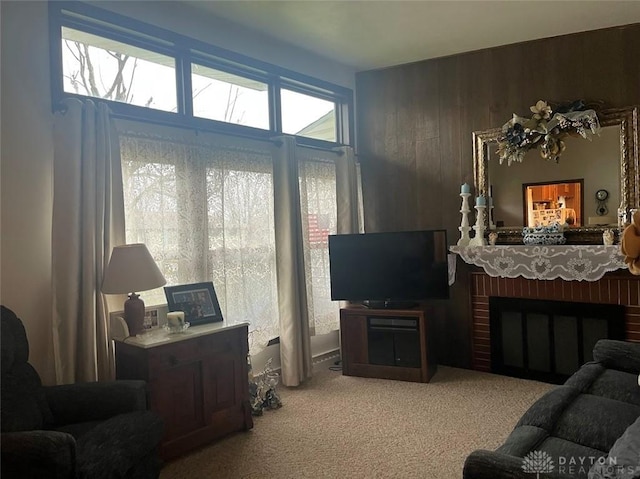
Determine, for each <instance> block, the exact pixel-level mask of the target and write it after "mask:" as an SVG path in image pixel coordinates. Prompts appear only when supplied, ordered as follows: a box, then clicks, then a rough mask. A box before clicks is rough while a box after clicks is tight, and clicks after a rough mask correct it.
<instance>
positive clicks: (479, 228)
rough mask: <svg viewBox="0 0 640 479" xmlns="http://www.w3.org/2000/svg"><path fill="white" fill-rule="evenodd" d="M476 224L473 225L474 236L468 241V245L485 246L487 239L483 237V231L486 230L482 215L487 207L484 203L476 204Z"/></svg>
mask: <svg viewBox="0 0 640 479" xmlns="http://www.w3.org/2000/svg"><path fill="white" fill-rule="evenodd" d="M475 209H476V212H477V213H476V224H475V225H474V227H473V231H475V232H476V234H475V236H474V237H473V239H471V241H469V246H486V245H487V240H485V239H484V232H485V230H486V227H485V222H484V215H485V210H486V209H487V207H486V206H484V205H476V206H475Z"/></svg>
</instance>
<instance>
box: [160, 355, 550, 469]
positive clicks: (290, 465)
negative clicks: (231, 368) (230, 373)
mask: <svg viewBox="0 0 640 479" xmlns="http://www.w3.org/2000/svg"><path fill="white" fill-rule="evenodd" d="M552 387H553V386H551V385H549V384H544V383H539V382H535V381H526V380H522V379H514V378H509V377H505V376H497V375H492V374H487V373H481V372H477V371H469V370H464V369H455V368H449V367H443V366H440V367H439V368H438V372H437V373H436V375H435V376H434V377H433V379H432V381H431V382H430V383H428V384H421V383H409V382H402V381H389V380H384V379H365V378H357V377H349V376H343V375H342V373H341V372H334V371H329V370H324V371H321V372H318V373H316V374H315V375H314V377H313V379H312V380H311V381H309V382H308V383H306V384H305V385H304V386H303V387H300V388H291V389H288V388H284V387H280V388H279V392H280V395H281V397H282V400H283V403H284V407H283V408H282V409H278V410H275V411H265V413H264V415H263V416H261V417H256V418H254V428H253V430H251V431H250V432H248V433H238V434H234V435H232V436H230V437H228V438H226V439H223V440H221V441H219V442H217V443H214V444H212V445H210V446H207V447H204V448H202V449H199V450H198V451H195V452H193V453H191V454H190V455H188V456H184V457H182V458H180V459H178V460H176V461H173V462H171V463H168V464H167V465H166V466H165V467H164V469H163V471H162V474H161V479H174V478H175V479H199V478H202V479H205V478H206V479H213V478H255V479H274V478H275V479H281V478H283V479H284V478H286V479H289V478H291V479H300V478H349V479H355V478H402V479H409V478H425V479H453V478H460V477H461V476H462V465H463V463H464V459H465V457H466V456H467V455H468V454H469V453H470V452H471V451H473V450H474V449H479V448H482V449H495V448H496V447H497V446H498V445H500V444H501V443H502V441H503V440H504V439H505V438H506V436H507V435H508V434H509V432H510V431H511V430H512V428H513V426H514V425H515V423H516V422H517V420H518V419H519V418H520V416H521V415H522V414H523V413H524V412H525V411H526V409H527V408H528V407H529V406H530V405H531V404H532V403H533V402H534V401H535V400H536V399H537V398H539V397H540V396H541V395H542V394H544V393H545V392H547V391H548V390H550V389H551V388H552Z"/></svg>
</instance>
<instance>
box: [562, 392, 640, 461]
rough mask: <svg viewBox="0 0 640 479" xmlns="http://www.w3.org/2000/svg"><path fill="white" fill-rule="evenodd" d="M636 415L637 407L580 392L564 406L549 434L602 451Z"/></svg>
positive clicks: (621, 432) (637, 414) (638, 414)
mask: <svg viewBox="0 0 640 479" xmlns="http://www.w3.org/2000/svg"><path fill="white" fill-rule="evenodd" d="M638 416H640V407H639V406H635V405H633V404H628V403H625V402H622V401H616V400H614V399H609V398H605V397H601V396H594V395H591V394H581V395H579V396H577V397H576V398H575V399H574V400H573V401H572V402H571V404H569V405H567V407H566V408H565V409H564V411H563V413H562V415H561V416H560V418H559V419H558V421H557V422H556V424H555V428H554V430H553V434H552V435H553V436H556V437H559V438H562V439H566V440H568V441H571V442H575V443H577V444H581V445H583V446H586V447H590V448H593V449H598V450H600V451H605V452H606V451H609V449H610V448H611V446H613V443H614V442H615V441H616V439H618V438H619V437H620V436H621V435H622V434H623V433H624V431H625V430H626V429H627V428H628V427H629V426H630V425H631V424H633V422H634V421H635V420H636V419H637V418H638Z"/></svg>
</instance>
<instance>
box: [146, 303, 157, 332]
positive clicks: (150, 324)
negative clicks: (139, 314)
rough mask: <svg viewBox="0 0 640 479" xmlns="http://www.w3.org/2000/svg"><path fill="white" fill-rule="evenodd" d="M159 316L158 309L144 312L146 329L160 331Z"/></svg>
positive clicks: (149, 309) (147, 309) (148, 309)
mask: <svg viewBox="0 0 640 479" xmlns="http://www.w3.org/2000/svg"><path fill="white" fill-rule="evenodd" d="M158 316H159V314H158V308H146V309H145V311H144V329H145V330H150V329H158V328H159V327H160V322H159V320H158Z"/></svg>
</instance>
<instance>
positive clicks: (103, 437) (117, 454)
mask: <svg viewBox="0 0 640 479" xmlns="http://www.w3.org/2000/svg"><path fill="white" fill-rule="evenodd" d="M162 433H163V423H162V420H161V419H160V417H159V416H157V415H156V414H154V413H153V412H151V411H135V412H131V413H128V414H120V415H118V416H115V417H113V418H111V419H108V420H106V421H103V422H101V423H100V424H98V425H97V426H96V427H94V428H93V429H91V430H90V431H88V432H87V433H86V434H83V435H81V436H80V437H79V438H78V442H77V451H78V476H80V477H86V478H91V479H103V478H104V479H109V478H111V477H128V476H127V473H128V471H129V470H131V468H133V467H135V465H136V463H137V462H139V461H140V460H141V459H142V458H144V457H145V456H147V455H149V454H154V453H155V449H156V447H157V445H158V444H159V442H160V440H161V438H162Z"/></svg>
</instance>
